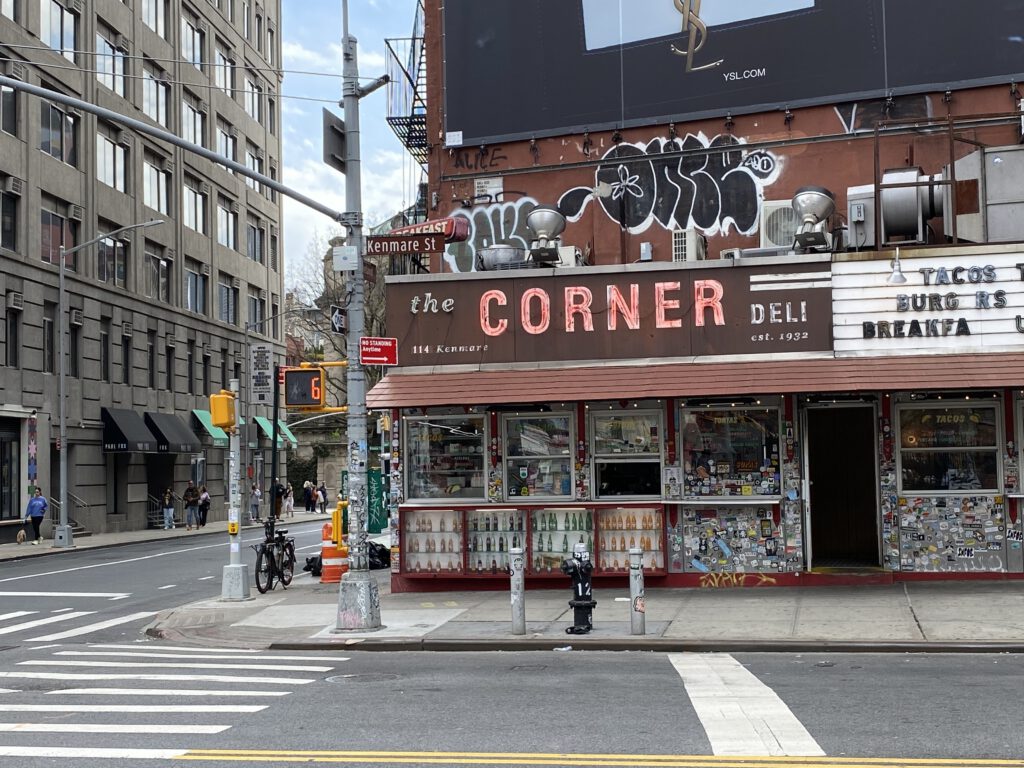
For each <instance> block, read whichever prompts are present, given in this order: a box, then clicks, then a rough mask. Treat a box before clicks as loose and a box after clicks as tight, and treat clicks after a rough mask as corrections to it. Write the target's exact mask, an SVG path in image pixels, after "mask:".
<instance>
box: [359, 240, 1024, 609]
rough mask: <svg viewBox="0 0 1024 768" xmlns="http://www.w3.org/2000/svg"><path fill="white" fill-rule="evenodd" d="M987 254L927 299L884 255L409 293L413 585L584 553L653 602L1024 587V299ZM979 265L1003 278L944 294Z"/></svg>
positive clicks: (384, 393)
mask: <svg viewBox="0 0 1024 768" xmlns="http://www.w3.org/2000/svg"><path fill="white" fill-rule="evenodd" d="M964 250H965V249H957V254H958V255H957V256H955V257H945V256H934V255H932V254H934V253H936V252H935V251H929V252H928V254H929V255H928V256H922V257H921V258H920V259H917V258H914V257H913V256H912V255H908V256H906V257H904V270H905V272H906V274H907V276H908V280H909V282H908V284H907V285H890V284H888V282H887V278H888V277H889V275H890V273H891V269H890V262H889V260H888V259H885V260H880V259H877V258H876V259H874V260H870V259H865V258H864V257H863V256H862V255H850V257H851V258H850V259H849V260H843V259H844V257H845V255H838V256H836V257H834V258H835V259H836V261H835V262H833V261H832V259H833V257H830V256H828V255H825V256H810V257H797V259H798V260H785V259H757V260H736V261H721V262H703V263H699V264H697V265H690V264H682V265H680V264H654V265H651V264H644V265H636V266H627V267H618V268H594V269H586V270H557V271H555V270H530V271H525V270H524V271H514V272H503V273H498V274H497V275H496V274H495V273H480V274H474V275H468V276H467V275H459V276H451V275H437V276H429V277H426V278H424V277H418V278H404V277H398V278H388V327H389V329H390V332H391V333H392V334H393V335H395V336H397V337H398V339H399V361H400V363H402V365H403V367H402V368H401V369H398V370H396V371H395V372H393V373H391V374H389V375H388V376H387V377H386V378H385V379H384V380H383V381H382V382H381V383H380V384H378V385H377V386H376V387H375V388H374V390H373V391H372V392H371V393H370V396H369V398H368V404H369V407H370V408H372V409H374V410H386V411H389V412H390V413H391V415H392V423H393V424H394V425H395V428H394V431H393V433H392V451H391V455H392V462H391V478H392V487H393V489H395V490H394V491H393V495H394V497H395V500H396V501H397V514H398V523H397V531H398V542H397V543H398V547H399V556H398V557H397V558H393V560H392V570H393V587H394V588H395V589H396V590H403V589H404V590H417V589H422V590H436V589H444V588H446V587H447V586H449V585H450V586H452V587H453V588H454V587H456V586H458V587H462V588H464V587H465V586H467V585H468V584H473V583H478V584H479V585H480V586H498V585H499V584H503V582H502V581H501V580H502V579H503V578H504V574H505V569H506V568H507V566H508V562H509V551H510V550H511V549H512V548H515V547H522V548H523V549H524V551H525V560H526V567H527V571H526V573H527V578H528V581H530V582H531V583H543V582H544V581H545V580H546V579H554V578H558V579H561V578H564V577H562V575H561V573H560V571H559V565H560V563H561V562H562V560H563V559H565V558H566V557H568V556H569V553H571V552H572V548H573V545H574V544H576V543H577V542H582V543H584V544H586V546H587V548H588V550H589V551H590V552H591V554H592V557H593V559H594V562H595V576H596V577H597V578H598V579H601V578H602V577H611V578H615V577H617V578H620V579H621V578H622V577H624V576H625V574H626V572H627V568H628V551H629V550H630V549H632V548H639V549H640V550H641V551H642V552H643V563H644V569H645V573H646V575H647V577H648V579H649V583H651V584H653V585H659V584H661V585H705V586H726V585H729V586H732V585H735V586H742V585H749V586H757V585H770V584H807V583H814V582H815V581H829V580H836V579H841V578H844V577H847V576H848V575H849V574H855V575H856V577H857V578H858V580H860V581H861V582H862V581H863V580H864V578H865V575H867V578H869V579H870V578H875V579H878V580H880V581H884V580H891V579H893V578H925V577H928V575H931V574H943V575H945V576H947V577H948V576H949V574H951V573H952V574H958V573H979V574H988V575H996V574H1000V575H1007V574H1010V575H1012V574H1021V573H1022V572H1024V559H1022V557H1021V534H1020V532H1021V522H1020V520H1019V517H1018V515H1017V504H1018V501H1017V494H1018V490H1019V483H1018V469H1017V467H1018V466H1019V462H1018V459H1017V456H1016V452H1015V450H1016V449H1015V446H1014V440H1013V436H1014V435H1015V434H1019V433H1020V418H1021V415H1020V408H1019V406H1018V401H1019V400H1020V399H1021V398H1020V395H1019V392H1018V390H1017V389H1013V388H1012V387H1013V386H1014V384H1015V383H1016V385H1017V386H1018V388H1019V386H1020V384H1021V383H1024V356H1021V355H1020V354H1019V353H1017V352H1014V351H1012V345H1013V344H1014V343H1016V342H1017V339H1019V338H1020V333H1021V331H1018V329H1017V327H1016V325H1017V324H1018V323H1020V320H1019V318H1017V317H1016V316H1017V313H1018V312H1020V309H1019V308H1020V307H1021V306H1022V305H1024V295H1017V290H1018V289H1017V286H1018V285H1024V283H1021V273H1020V271H1019V270H1018V269H1016V268H1015V267H1014V264H1015V263H1016V262H1015V261H1014V258H1015V257H1014V256H1013V255H1012V254H1009V253H1007V254H1006V255H1005V256H1004V255H1001V254H999V253H998V249H996V252H995V253H993V252H992V251H993V249H991V248H989V249H986V250H985V251H984V252H979V255H978V256H974V255H973V253H969V254H968V255H967V256H963V255H960V254H961V252H963V251H964ZM969 250H970V251H977V250H978V249H969ZM965 258H967V259H968V260H969V261H971V265H973V264H974V263H975V261H977V262H978V265H979V266H980V267H989V268H990V271H989V272H987V273H986V272H985V271H984V270H982V271H980V272H978V273H977V274H979V275H981V277H980V278H979V279H981V280H984V279H986V277H985V276H986V275H992V276H993V277H992V280H991V281H989V283H987V284H985V285H980V284H973V283H971V282H969V280H968V273H967V271H966V269H965V270H964V272H963V273H961V272H956V275H957V277H961V276H963V279H964V283H963V284H962V285H961V284H960V283H954V282H952V278H951V277H950V278H949V279H950V284H949V285H943V286H942V288H941V289H936V288H935V287H934V281H935V280H936V279H937V277H936V275H940V272H939V271H938V270H939V269H940V267H941V268H942V273H941V274H942V275H952V274H953V272H952V270H953V269H955V267H956V266H959V265H960V263H961V262H963V261H964V259H965ZM1016 258H1017V260H1020V257H1016ZM946 262H948V264H947V263H946ZM954 262H956V264H955V265H954ZM918 264H920V267H918ZM968 266H970V265H968ZM928 270H931V272H929V271H928ZM970 275H971V276H976V275H975V273H970ZM926 280H928V281H929V282H930V283H931V285H930V286H929V285H925V281H926ZM1004 283H1005V284H1004ZM940 291H941V295H942V297H943V298H942V299H941V301H940V302H939V304H938V308H934V307H935V306H936V305H935V304H934V302H932V300H931V297H930V294H933V293H937V292H940ZM983 291H987V292H988V294H989V296H988V297H987V298H985V297H983V296H981V292H983ZM922 293H923V294H924V295H925V298H924V299H921V297H920V296H916V297H915V295H916V294H922ZM952 294H956V297H953V296H952ZM986 302H987V306H983V307H981V308H978V307H976V306H975V305H978V304H979V303H980V304H982V305H984V304H985V303H986ZM953 305H957V306H953ZM916 307H923V308H922V309H915V308H916ZM1014 307H1016V308H1014ZM912 320H916V321H917V322H916V323H915V324H914V326H915V335H913V336H911V335H909V333H910V328H911V321H912ZM897 322H899V323H900V325H899V326H898V328H899V330H898V331H897V326H896V323H897ZM965 326H966V330H965ZM990 326H991V327H990ZM917 331H920V335H916V334H917ZM1000 334H1002V335H1000Z"/></svg>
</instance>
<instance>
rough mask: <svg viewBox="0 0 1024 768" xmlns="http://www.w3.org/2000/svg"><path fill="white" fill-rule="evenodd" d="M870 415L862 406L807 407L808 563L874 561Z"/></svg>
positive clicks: (874, 498) (847, 565) (859, 563)
mask: <svg viewBox="0 0 1024 768" xmlns="http://www.w3.org/2000/svg"><path fill="white" fill-rule="evenodd" d="M874 413H875V411H874V409H873V408H871V407H866V406H848V407H833V408H810V409H808V410H807V458H808V470H809V478H810V483H811V485H810V487H811V498H810V502H811V565H812V567H815V568H824V567H839V568H870V567H877V566H878V565H879V560H878V550H879V544H878V494H877V491H876V481H875V478H876V466H875V465H876V463H877V462H876V457H875V455H876V441H875V424H874Z"/></svg>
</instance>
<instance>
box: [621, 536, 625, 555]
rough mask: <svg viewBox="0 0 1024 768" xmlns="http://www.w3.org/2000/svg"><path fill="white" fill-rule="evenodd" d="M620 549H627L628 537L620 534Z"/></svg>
mask: <svg viewBox="0 0 1024 768" xmlns="http://www.w3.org/2000/svg"><path fill="white" fill-rule="evenodd" d="M619 550H620V551H622V552H625V551H626V537H625V536H619Z"/></svg>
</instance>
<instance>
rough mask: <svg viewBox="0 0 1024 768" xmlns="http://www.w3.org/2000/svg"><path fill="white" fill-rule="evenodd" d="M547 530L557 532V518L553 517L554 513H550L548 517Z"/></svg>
mask: <svg viewBox="0 0 1024 768" xmlns="http://www.w3.org/2000/svg"><path fill="white" fill-rule="evenodd" d="M548 530H549V531H557V530H558V518H556V517H555V513H554V512H552V513H551V514H550V515H548Z"/></svg>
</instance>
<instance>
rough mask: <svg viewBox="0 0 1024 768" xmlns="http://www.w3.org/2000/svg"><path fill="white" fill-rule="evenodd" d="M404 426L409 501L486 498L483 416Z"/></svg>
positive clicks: (420, 419) (424, 420)
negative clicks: (412, 499)
mask: <svg viewBox="0 0 1024 768" xmlns="http://www.w3.org/2000/svg"><path fill="white" fill-rule="evenodd" d="M405 425H406V445H407V446H408V449H407V456H408V467H407V469H408V476H409V489H408V496H409V497H410V498H415V499H452V498H458V499H482V498H484V495H485V492H486V489H487V478H486V474H485V473H484V419H483V416H459V417H451V416H423V417H418V418H409V419H406V421H405Z"/></svg>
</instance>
